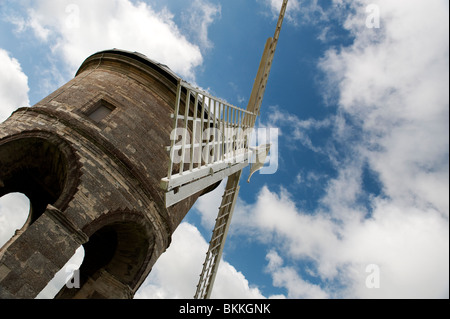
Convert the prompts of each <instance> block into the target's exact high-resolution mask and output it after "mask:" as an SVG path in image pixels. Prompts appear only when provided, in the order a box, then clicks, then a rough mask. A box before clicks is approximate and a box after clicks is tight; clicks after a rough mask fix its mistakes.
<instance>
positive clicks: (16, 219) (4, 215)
mask: <svg viewBox="0 0 450 319" xmlns="http://www.w3.org/2000/svg"><path fill="white" fill-rule="evenodd" d="M29 215H30V200H29V199H28V197H26V196H25V195H24V194H21V193H11V194H7V195H5V196H3V197H2V198H0V248H1V247H3V246H4V245H5V244H6V243H7V242H8V241H9V240H10V239H11V238H12V237H13V236H14V234H16V233H17V231H18V230H21V229H23V227H24V226H25V224H26V223H27V220H28V218H29Z"/></svg>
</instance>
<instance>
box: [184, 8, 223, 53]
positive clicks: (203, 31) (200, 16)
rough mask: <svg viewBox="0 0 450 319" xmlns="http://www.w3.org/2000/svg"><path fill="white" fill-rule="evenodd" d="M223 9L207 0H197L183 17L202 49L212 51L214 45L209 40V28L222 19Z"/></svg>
mask: <svg viewBox="0 0 450 319" xmlns="http://www.w3.org/2000/svg"><path fill="white" fill-rule="evenodd" d="M221 11H222V7H221V6H220V5H215V4H212V3H211V2H209V1H205V0H195V1H193V2H192V5H191V7H190V8H189V9H188V10H187V12H186V13H185V14H184V15H183V20H185V23H186V25H187V29H188V30H189V33H191V34H193V35H194V37H195V38H196V40H197V42H198V43H199V44H200V45H201V49H202V50H204V49H210V48H212V47H213V44H212V43H211V41H210V40H209V38H208V29H209V26H210V25H211V24H212V23H213V22H214V21H215V20H216V19H218V18H220V15H221Z"/></svg>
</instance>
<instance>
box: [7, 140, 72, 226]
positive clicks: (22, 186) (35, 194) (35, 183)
mask: <svg viewBox="0 0 450 319" xmlns="http://www.w3.org/2000/svg"><path fill="white" fill-rule="evenodd" d="M67 173H68V165H67V159H66V156H64V154H63V153H62V151H61V150H60V149H59V147H58V146H57V145H55V144H54V143H52V142H50V141H49V140H48V139H45V138H39V137H24V138H15V139H12V140H11V141H8V142H3V143H0V174H1V175H0V197H3V196H4V195H6V194H10V193H22V194H24V195H25V196H26V197H28V199H29V201H30V207H31V209H30V212H29V218H28V220H27V225H25V227H26V226H29V225H31V224H32V223H33V222H35V221H36V220H37V219H38V218H39V217H40V216H41V215H42V214H43V213H44V212H45V210H46V208H47V206H48V205H49V204H52V205H54V204H55V203H56V201H57V200H58V199H59V198H60V196H61V194H62V192H63V190H64V185H65V182H66V179H67Z"/></svg>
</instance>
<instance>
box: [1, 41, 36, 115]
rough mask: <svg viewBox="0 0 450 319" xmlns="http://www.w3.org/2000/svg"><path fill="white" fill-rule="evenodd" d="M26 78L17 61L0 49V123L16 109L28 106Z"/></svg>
mask: <svg viewBox="0 0 450 319" xmlns="http://www.w3.org/2000/svg"><path fill="white" fill-rule="evenodd" d="M28 91H29V88H28V77H27V76H26V75H25V73H24V72H23V71H22V68H21V66H20V63H19V61H17V59H15V58H14V57H12V56H11V55H10V54H9V53H8V52H6V51H5V50H3V49H0V122H3V121H4V120H6V119H7V118H8V117H9V116H10V115H11V113H12V112H13V111H15V110H16V109H17V108H18V107H23V106H29V103H30V102H29V100H28Z"/></svg>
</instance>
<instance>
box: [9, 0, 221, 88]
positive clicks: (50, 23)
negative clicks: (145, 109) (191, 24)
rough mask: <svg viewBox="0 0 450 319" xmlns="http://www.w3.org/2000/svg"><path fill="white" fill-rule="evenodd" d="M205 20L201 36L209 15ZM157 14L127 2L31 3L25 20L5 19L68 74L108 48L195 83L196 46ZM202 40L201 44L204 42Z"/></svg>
mask: <svg viewBox="0 0 450 319" xmlns="http://www.w3.org/2000/svg"><path fill="white" fill-rule="evenodd" d="M205 14H206V15H207V16H208V17H209V20H207V21H206V22H205V23H206V24H205V25H204V26H203V28H202V34H206V33H207V27H208V25H209V24H211V23H212V21H213V20H212V19H213V16H214V15H211V14H210V13H209V12H208V13H205ZM173 18H174V17H173V15H172V14H171V13H170V12H169V11H168V10H167V9H163V10H162V11H160V12H156V11H155V10H153V8H152V7H151V6H150V5H148V4H146V3H144V2H140V1H138V2H132V1H129V0H113V1H111V0H98V1H94V2H93V1H87V0H77V1H73V0H64V1H58V2H54V1H48V0H40V1H37V2H36V3H35V4H34V5H33V7H32V8H31V9H29V10H28V11H27V14H26V16H24V17H23V16H19V17H17V16H16V17H14V18H11V19H10V20H11V22H13V23H15V24H16V25H17V26H18V28H17V29H18V30H19V31H22V32H25V31H28V30H33V32H34V34H35V35H36V37H37V38H38V39H40V40H41V41H43V42H45V43H48V44H49V45H50V47H51V49H52V52H53V54H54V55H57V56H61V57H62V59H63V62H64V63H65V64H67V65H68V71H69V73H70V75H73V73H74V72H75V71H76V69H77V68H78V67H79V66H80V64H81V63H82V62H83V60H84V59H86V58H87V57H88V56H89V55H91V54H93V53H95V52H97V51H101V50H105V49H111V48H118V49H124V50H129V51H138V52H140V53H143V54H145V55H147V56H148V57H149V58H152V59H154V60H156V61H158V62H161V63H164V64H167V65H168V66H169V67H170V68H172V70H174V71H175V72H177V73H178V74H179V75H180V76H182V77H185V78H187V79H190V80H192V79H194V78H195V68H196V67H198V66H199V65H201V64H202V62H203V57H202V54H201V51H200V48H199V46H198V45H195V44H192V43H191V42H189V41H188V40H187V38H186V36H184V35H183V34H182V32H181V31H180V29H179V28H178V26H177V25H176V24H175V22H174V20H173ZM205 41H206V39H205Z"/></svg>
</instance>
